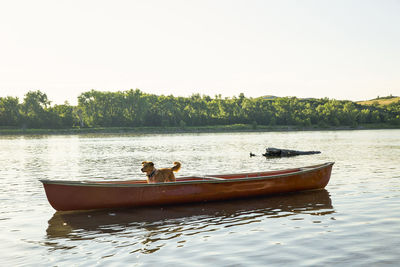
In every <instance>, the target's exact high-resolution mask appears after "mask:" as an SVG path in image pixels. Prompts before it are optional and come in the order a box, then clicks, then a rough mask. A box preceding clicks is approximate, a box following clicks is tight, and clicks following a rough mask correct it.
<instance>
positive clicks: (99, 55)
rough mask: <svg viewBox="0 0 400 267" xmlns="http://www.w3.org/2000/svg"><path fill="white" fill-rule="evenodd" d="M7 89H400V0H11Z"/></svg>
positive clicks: (0, 92)
mask: <svg viewBox="0 0 400 267" xmlns="http://www.w3.org/2000/svg"><path fill="white" fill-rule="evenodd" d="M0 38H1V39H0V96H2V97H4V96H8V95H10V96H18V97H20V99H21V100H22V98H23V96H24V94H25V93H27V92H28V91H29V90H41V91H43V92H45V93H46V94H47V96H48V97H49V99H50V100H52V101H53V103H63V102H64V101H65V100H68V101H69V102H70V103H72V104H76V99H77V96H78V95H79V94H80V93H82V92H84V91H89V90H91V89H96V90H104V91H118V90H122V91H124V90H129V89H131V88H133V89H135V88H139V89H141V90H142V91H144V92H147V93H155V94H164V95H169V94H173V95H175V96H190V95H191V94H193V93H200V94H206V95H210V96H212V97H213V96H214V95H216V94H222V95H223V96H229V97H231V96H234V95H235V96H237V95H238V94H239V93H241V92H243V93H244V94H245V96H247V97H257V96H262V95H276V96H297V97H318V98H320V97H329V98H335V99H349V100H366V99H371V98H375V97H377V96H378V95H379V96H387V95H390V94H393V95H400V1H398V0H397V1H396V0H384V1H379V0H376V1H369V0H359V1H353V0H334V1H331V0H314V1H307V0H304V1H294V0H293V1H290V0H287V1H285V0H283V1H267V0H260V1H253V0H245V1H233V0H226V1H218V0H213V1H207V0H201V1H200V0H198V1H190V0H182V1H175V0H168V1H161V0H159V1H158V0H143V1H134V0H125V1H122V0H110V1H101V0H77V1H75V0H68V1H67V0H65V1H62V0H57V1H55V0H47V1H45V0H35V1H32V0H26V1H21V0H0Z"/></svg>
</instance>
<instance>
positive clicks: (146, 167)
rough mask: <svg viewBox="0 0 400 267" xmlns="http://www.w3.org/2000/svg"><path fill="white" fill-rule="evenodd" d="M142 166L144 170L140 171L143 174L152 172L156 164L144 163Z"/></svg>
mask: <svg viewBox="0 0 400 267" xmlns="http://www.w3.org/2000/svg"><path fill="white" fill-rule="evenodd" d="M142 165H143V168H141V169H140V170H141V171H142V172H150V171H152V170H153V169H154V163H153V162H151V161H143V162H142Z"/></svg>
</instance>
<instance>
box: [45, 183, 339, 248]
mask: <svg viewBox="0 0 400 267" xmlns="http://www.w3.org/2000/svg"><path fill="white" fill-rule="evenodd" d="M333 212H334V210H333V206H332V201H331V199H330V197H329V192H328V191H326V190H325V189H322V190H313V191H304V192H298V193H293V194H284V195H274V196H269V197H262V198H257V199H254V198H253V199H240V200H233V201H221V202H214V203H207V204H205V203H191V204H190V205H189V204H188V205H174V206H168V207H163V208H160V207H143V208H136V209H117V210H91V211H81V212H55V213H54V215H53V217H52V218H51V219H50V220H49V222H48V223H49V225H48V228H47V236H48V237H49V238H72V239H74V240H77V239H80V238H89V235H90V234H91V235H92V236H96V233H111V234H118V233H119V232H121V231H125V230H126V229H128V228H135V229H136V228H137V229H145V230H149V231H157V230H158V228H157V227H159V226H162V229H159V230H160V231H162V230H163V229H166V228H167V229H175V228H177V229H178V228H179V229H181V228H182V222H184V223H185V225H196V224H197V222H199V221H201V222H202V223H201V224H200V225H203V223H204V222H205V221H208V222H209V223H207V224H215V225H227V224H231V223H235V222H240V223H241V224H250V223H252V222H254V221H257V220H255V219H256V218H260V217H267V218H280V217H287V216H297V215H299V214H311V215H315V214H318V215H324V214H332V213H333ZM193 227H194V226H193ZM88 232H90V234H89V233H88Z"/></svg>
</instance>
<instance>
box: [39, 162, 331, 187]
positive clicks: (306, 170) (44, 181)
mask: <svg viewBox="0 0 400 267" xmlns="http://www.w3.org/2000/svg"><path fill="white" fill-rule="evenodd" d="M333 164H334V162H326V163H322V164H319V165H313V166H306V167H299V168H292V169H285V170H286V171H290V170H298V171H293V172H289V173H282V174H273V175H265V176H256V177H244V178H231V179H224V178H222V177H221V176H230V175H254V174H257V173H261V172H249V173H235V174H222V175H221V174H219V175H206V176H187V177H179V178H177V181H176V182H168V183H154V184H148V183H138V184H135V183H132V184H131V183H119V182H121V181H119V182H118V181H116V182H115V183H113V182H112V181H107V182H106V183H104V182H101V181H71V180H49V179H40V180H39V181H40V182H41V183H42V184H44V185H46V184H53V185H65V186H89V187H154V186H156V187H164V186H178V185H190V184H204V183H211V184H221V183H234V182H245V181H257V180H270V179H277V178H282V177H288V176H295V175H301V174H306V173H309V172H315V171H318V170H319V169H324V168H326V167H329V166H331V165H333ZM209 177H212V178H216V179H208V178H209ZM185 178H194V179H199V180H193V181H180V180H179V179H185ZM200 179H202V180H200ZM131 181H142V180H131ZM123 182H129V180H127V181H123Z"/></svg>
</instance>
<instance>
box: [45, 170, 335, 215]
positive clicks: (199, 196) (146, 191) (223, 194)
mask: <svg viewBox="0 0 400 267" xmlns="http://www.w3.org/2000/svg"><path fill="white" fill-rule="evenodd" d="M332 166H333V162H328V163H324V164H320V165H314V166H307V167H302V168H295V169H286V170H281V171H268V172H257V173H240V174H224V175H207V176H202V177H181V178H179V179H177V181H176V182H172V183H158V184H147V183H146V181H143V180H132V181H119V182H118V181H107V182H89V181H52V180H41V182H42V183H43V186H44V188H45V191H46V195H47V199H48V200H49V202H50V204H51V205H52V206H53V208H54V209H56V210H59V211H62V210H88V209H105V208H118V207H139V206H155V205H168V204H180V203H189V202H203V201H215V200H225V199H234V198H243V197H254V196H262V195H270V194H278V193H287V192H295V191H303V190H313V189H321V188H324V187H325V186H326V185H327V184H328V182H329V179H330V176H331V171H332Z"/></svg>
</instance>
